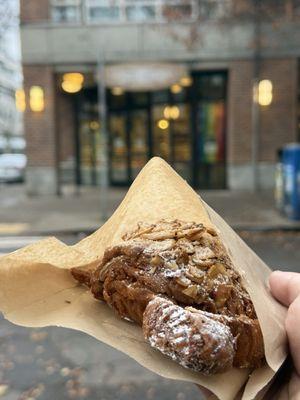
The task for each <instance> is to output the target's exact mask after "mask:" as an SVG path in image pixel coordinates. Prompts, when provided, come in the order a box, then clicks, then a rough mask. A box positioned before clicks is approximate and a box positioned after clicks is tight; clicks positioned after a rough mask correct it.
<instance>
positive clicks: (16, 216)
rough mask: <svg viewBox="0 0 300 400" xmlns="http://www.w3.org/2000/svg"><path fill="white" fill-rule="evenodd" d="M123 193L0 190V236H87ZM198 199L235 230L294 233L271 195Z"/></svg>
mask: <svg viewBox="0 0 300 400" xmlns="http://www.w3.org/2000/svg"><path fill="white" fill-rule="evenodd" d="M125 194H126V189H125V188H109V189H108V191H107V193H106V195H104V193H103V192H102V191H101V190H100V189H99V188H98V187H81V188H80V189H79V190H77V191H76V190H75V189H74V188H72V187H66V188H65V190H64V194H63V195H62V196H61V197H57V196H44V197H28V196H26V193H25V188H24V186H23V185H6V186H4V185H3V186H2V187H1V185H0V235H1V234H2V235H9V234H15V235H17V234H18V235H28V234H30V235H39V234H41V233H42V234H49V235H52V234H55V235H57V234H59V233H60V234H62V233H74V232H92V231H94V230H96V229H97V228H98V227H99V226H100V225H101V224H102V223H103V214H105V215H106V217H109V216H110V215H111V214H112V213H113V212H114V210H115V209H116V208H117V206H118V205H119V204H120V202H121V201H122V199H123V198H124V195H125ZM200 194H201V196H202V197H203V199H204V200H205V201H206V202H207V203H208V204H209V205H210V206H211V207H212V208H213V209H215V210H216V211H217V212H218V213H219V214H220V215H221V216H222V217H223V218H224V219H225V220H226V221H227V222H228V223H229V224H230V225H231V226H232V227H234V228H236V229H254V230H268V229H269V230H271V229H272V230H274V229H294V230H297V229H298V230H300V221H298V222H295V221H290V220H288V219H287V218H285V217H284V216H282V215H280V214H279V213H278V211H277V210H276V208H275V206H274V199H273V193H272V191H261V192H259V193H253V192H243V191H229V190H219V191H201V193H200Z"/></svg>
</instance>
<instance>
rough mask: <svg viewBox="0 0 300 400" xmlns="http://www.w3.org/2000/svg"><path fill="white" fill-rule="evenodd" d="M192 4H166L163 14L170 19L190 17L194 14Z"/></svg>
mask: <svg viewBox="0 0 300 400" xmlns="http://www.w3.org/2000/svg"><path fill="white" fill-rule="evenodd" d="M192 12H193V10H192V6H191V4H186V5H176V4H172V5H165V6H163V7H162V15H163V17H164V18H165V19H167V20H168V21H170V20H183V19H189V18H191V16H192Z"/></svg>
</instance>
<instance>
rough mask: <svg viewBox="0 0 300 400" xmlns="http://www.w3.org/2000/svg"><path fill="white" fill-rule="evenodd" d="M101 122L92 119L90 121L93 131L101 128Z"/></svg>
mask: <svg viewBox="0 0 300 400" xmlns="http://www.w3.org/2000/svg"><path fill="white" fill-rule="evenodd" d="M99 126H100V125H99V122H98V121H91V122H90V128H91V129H92V130H93V131H96V130H97V129H99Z"/></svg>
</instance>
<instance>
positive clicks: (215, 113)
mask: <svg viewBox="0 0 300 400" xmlns="http://www.w3.org/2000/svg"><path fill="white" fill-rule="evenodd" d="M198 124H199V132H201V140H200V141H199V148H198V151H199V159H200V160H201V161H203V162H207V163H211V164H212V163H216V162H220V161H224V158H225V107H224V102H223V101H216V102H208V101H206V102H202V103H201V104H199V106H198Z"/></svg>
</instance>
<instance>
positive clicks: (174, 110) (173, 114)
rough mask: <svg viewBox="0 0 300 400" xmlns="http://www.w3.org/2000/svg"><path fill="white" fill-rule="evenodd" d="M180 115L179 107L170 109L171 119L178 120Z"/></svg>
mask: <svg viewBox="0 0 300 400" xmlns="http://www.w3.org/2000/svg"><path fill="white" fill-rule="evenodd" d="M179 115H180V110H179V108H178V107H177V106H173V107H171V109H170V117H171V119H177V118H179Z"/></svg>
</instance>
